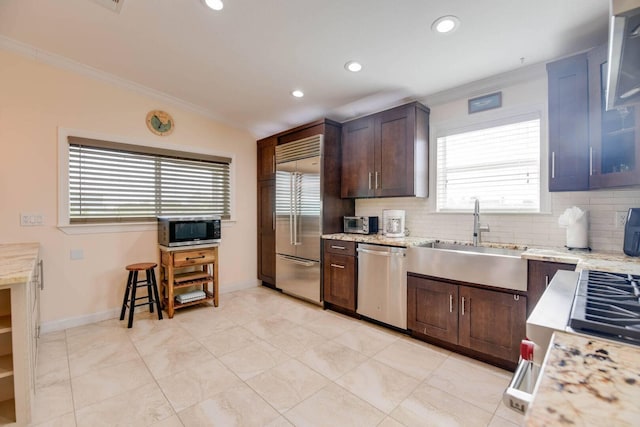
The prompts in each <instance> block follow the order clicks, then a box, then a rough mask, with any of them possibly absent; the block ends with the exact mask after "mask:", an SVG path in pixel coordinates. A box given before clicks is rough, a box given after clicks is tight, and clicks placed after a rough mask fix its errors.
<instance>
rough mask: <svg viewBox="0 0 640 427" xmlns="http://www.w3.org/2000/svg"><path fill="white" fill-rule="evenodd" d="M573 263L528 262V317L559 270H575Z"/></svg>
mask: <svg viewBox="0 0 640 427" xmlns="http://www.w3.org/2000/svg"><path fill="white" fill-rule="evenodd" d="M575 268H576V266H575V265H573V264H564V263H559V262H545V261H534V260H529V261H528V264H527V270H528V271H527V317H529V315H530V314H531V312H532V311H533V309H534V308H535V306H536V304H537V303H538V300H539V299H540V297H541V296H542V294H543V293H544V290H545V289H546V288H547V286H549V282H551V279H552V278H553V276H554V274H556V272H557V271H558V270H568V271H573V270H575Z"/></svg>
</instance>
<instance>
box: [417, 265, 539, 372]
mask: <svg viewBox="0 0 640 427" xmlns="http://www.w3.org/2000/svg"><path fill="white" fill-rule="evenodd" d="M407 291H408V294H407V304H408V308H407V316H408V319H407V321H408V322H407V323H408V328H409V330H411V331H412V332H414V333H417V334H418V335H417V336H416V337H417V338H422V337H427V338H434V339H436V340H438V341H440V342H444V343H450V344H453V345H455V346H457V347H459V348H461V349H469V350H472V351H473V352H475V353H474V354H483V355H486V356H489V357H490V358H491V359H492V360H495V359H499V360H504V361H507V362H512V363H517V361H518V356H519V353H520V341H521V340H522V339H523V338H525V322H526V310H527V298H526V297H525V296H522V295H515V294H512V293H508V292H499V291H493V290H489V289H481V288H476V287H473V286H465V285H460V284H454V283H448V282H445V281H441V280H438V279H433V278H426V277H421V276H414V275H411V274H410V275H409V276H408V280H407ZM414 335H416V334H414Z"/></svg>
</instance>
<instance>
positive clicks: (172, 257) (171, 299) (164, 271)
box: [159, 245, 219, 319]
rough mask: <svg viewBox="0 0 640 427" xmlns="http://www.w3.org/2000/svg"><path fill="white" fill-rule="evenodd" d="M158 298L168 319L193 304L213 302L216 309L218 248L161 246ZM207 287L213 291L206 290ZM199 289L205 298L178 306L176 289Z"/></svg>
mask: <svg viewBox="0 0 640 427" xmlns="http://www.w3.org/2000/svg"><path fill="white" fill-rule="evenodd" d="M159 248H160V272H159V274H160V295H161V297H160V298H161V300H162V305H163V307H164V309H165V310H166V312H167V314H168V315H169V318H170V319H171V318H172V317H173V314H174V312H175V310H177V309H179V308H183V307H189V306H192V305H196V304H202V303H209V302H213V305H214V307H217V306H218V302H219V297H218V246H217V245H215V246H214V245H203V246H188V247H178V248H170V247H166V246H160V247H159ZM209 284H211V285H212V289H211V290H210V289H209ZM189 287H194V288H195V287H199V288H201V289H202V290H203V291H204V292H205V294H206V297H205V298H203V299H199V300H197V301H191V302H186V303H179V302H177V301H176V299H175V297H176V295H178V294H177V293H176V292H175V291H176V290H177V289H184V288H189Z"/></svg>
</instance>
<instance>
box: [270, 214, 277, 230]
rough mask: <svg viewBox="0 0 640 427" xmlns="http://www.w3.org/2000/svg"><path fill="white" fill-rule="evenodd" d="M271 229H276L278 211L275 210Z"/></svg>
mask: <svg viewBox="0 0 640 427" xmlns="http://www.w3.org/2000/svg"><path fill="white" fill-rule="evenodd" d="M271 229H272V230H275V229H276V211H273V216H272V217H271Z"/></svg>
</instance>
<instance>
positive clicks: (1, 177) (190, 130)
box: [0, 50, 256, 330]
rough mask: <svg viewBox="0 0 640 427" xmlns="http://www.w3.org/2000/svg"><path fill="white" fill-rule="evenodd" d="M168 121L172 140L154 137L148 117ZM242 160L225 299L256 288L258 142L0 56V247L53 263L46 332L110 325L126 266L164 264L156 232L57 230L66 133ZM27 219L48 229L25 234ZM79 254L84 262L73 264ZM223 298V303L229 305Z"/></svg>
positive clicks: (226, 233)
mask: <svg viewBox="0 0 640 427" xmlns="http://www.w3.org/2000/svg"><path fill="white" fill-rule="evenodd" d="M152 109H163V110H166V111H168V112H170V113H171V114H172V115H173V118H174V120H175V122H176V127H175V131H174V132H173V134H172V135H170V136H167V137H158V136H154V135H152V134H151V133H150V132H149V131H148V130H147V128H146V125H145V116H146V113H147V112H148V111H149V110H152ZM59 127H61V128H70V129H78V130H83V131H87V132H96V133H99V134H103V135H113V136H114V137H122V138H126V139H127V140H128V141H140V142H141V143H147V144H149V143H150V144H153V143H157V142H159V141H162V142H163V143H170V144H175V147H176V148H180V147H181V146H191V147H198V148H202V149H206V150H215V151H222V152H225V153H231V154H234V155H235V162H236V182H235V189H236V198H235V219H236V222H235V223H228V224H225V225H223V229H222V233H223V242H222V244H221V245H220V283H221V291H223V292H224V290H225V289H233V288H236V287H242V286H251V285H255V284H256V279H255V277H256V186H255V182H256V181H255V180H256V176H255V169H256V168H255V164H256V149H255V139H254V138H253V137H252V136H251V135H250V134H249V133H247V132H245V131H241V130H237V129H234V128H231V127H229V126H226V125H222V124H220V123H217V122H215V121H213V120H211V119H208V118H206V117H204V116H201V115H199V114H196V113H193V112H191V111H187V110H185V109H184V108H180V107H179V106H177V105H171V104H169V103H167V102H166V101H164V102H163V101H159V100H158V99H155V98H152V97H149V96H145V95H143V94H142V93H139V92H134V91H132V90H127V89H123V88H122V87H121V86H118V85H115V84H111V83H107V82H106V81H101V80H98V79H95V78H92V77H89V76H86V75H84V74H81V73H77V72H75V71H70V70H66V69H62V68H58V67H54V66H52V65H49V64H45V63H42V62H39V61H36V60H34V59H32V58H29V57H27V56H23V55H20V54H15V53H12V52H8V51H3V50H0V144H1V146H2V151H1V153H2V154H1V157H0V159H1V160H0V203H1V206H2V209H1V210H0V242H3V243H6V242H25V241H37V242H40V243H41V247H42V256H43V258H44V262H45V290H44V292H43V293H42V306H41V312H42V320H43V323H44V325H43V327H44V328H45V329H47V327H46V326H47V324H48V325H49V328H48V329H49V330H51V329H56V328H57V327H60V325H62V326H64V325H68V324H69V321H70V320H73V319H75V322H76V323H81V322H82V321H87V320H91V319H94V320H95V319H97V318H99V317H100V316H102V317H105V316H108V315H110V314H112V313H113V312H114V310H116V309H118V308H119V307H120V304H121V302H122V295H123V289H124V283H125V280H126V274H125V270H124V266H125V265H126V264H129V263H133V262H140V261H147V260H150V261H154V260H157V259H158V254H157V246H156V233H155V231H138V232H115V233H102V234H83V235H68V234H65V233H64V232H63V231H62V230H60V229H58V228H57V226H56V225H57V223H58V218H57V209H58V188H57V181H58V155H57V153H58V151H57V147H58V136H57V135H58V128H59ZM21 212H29V213H41V214H43V215H44V216H45V223H44V225H43V226H37V227H22V226H20V219H19V214H20V213H21ZM72 249H81V250H82V251H83V253H84V258H83V259H81V260H71V259H70V251H71V250H72ZM223 298H224V297H223Z"/></svg>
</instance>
